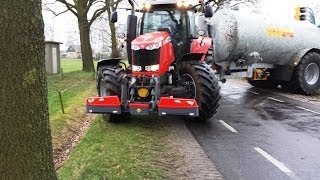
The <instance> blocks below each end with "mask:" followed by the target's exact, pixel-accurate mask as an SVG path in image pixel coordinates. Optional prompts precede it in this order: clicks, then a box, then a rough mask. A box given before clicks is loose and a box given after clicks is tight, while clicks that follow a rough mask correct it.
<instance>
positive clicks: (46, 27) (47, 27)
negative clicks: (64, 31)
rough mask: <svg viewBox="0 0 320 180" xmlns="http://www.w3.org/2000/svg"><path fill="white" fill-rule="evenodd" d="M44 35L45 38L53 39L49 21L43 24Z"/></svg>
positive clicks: (52, 29) (52, 30)
mask: <svg viewBox="0 0 320 180" xmlns="http://www.w3.org/2000/svg"><path fill="white" fill-rule="evenodd" d="M44 36H45V38H46V40H50V41H53V39H54V28H53V26H52V25H51V24H49V23H45V24H44Z"/></svg>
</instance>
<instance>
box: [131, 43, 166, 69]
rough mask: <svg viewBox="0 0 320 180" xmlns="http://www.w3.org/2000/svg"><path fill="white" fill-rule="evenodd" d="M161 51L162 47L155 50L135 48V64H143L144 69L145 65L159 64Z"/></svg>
mask: <svg viewBox="0 0 320 180" xmlns="http://www.w3.org/2000/svg"><path fill="white" fill-rule="evenodd" d="M159 52H160V48H159V49H154V50H146V49H140V50H137V51H134V50H133V65H136V66H141V67H142V70H143V71H144V70H145V66H151V65H156V64H159Z"/></svg>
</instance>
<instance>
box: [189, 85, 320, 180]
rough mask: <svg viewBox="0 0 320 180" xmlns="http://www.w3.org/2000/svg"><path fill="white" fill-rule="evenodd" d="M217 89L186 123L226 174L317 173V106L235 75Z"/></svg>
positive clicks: (251, 177) (250, 179)
mask: <svg viewBox="0 0 320 180" xmlns="http://www.w3.org/2000/svg"><path fill="white" fill-rule="evenodd" d="M221 94H222V100H221V103H220V104H221V106H220V108H219V110H218V113H217V114H216V115H215V116H214V117H213V118H212V119H210V120H209V121H208V122H207V123H196V122H189V121H188V122H187V126H188V128H189V129H190V131H191V132H192V133H193V135H194V136H195V138H196V139H197V141H198V142H199V143H200V145H201V146H202V148H203V149H204V151H205V152H206V153H207V155H208V157H209V159H210V160H211V161H213V163H214V164H215V166H216V167H217V169H218V170H219V171H220V172H221V174H222V176H223V177H224V178H225V179H227V180H236V179H245V180H256V179H259V180H260V179H268V180H269V179H304V180H305V179H315V180H318V179H320V107H318V106H314V105H311V104H308V103H303V102H300V101H297V100H294V99H290V98H287V97H284V96H280V95H276V94H273V93H271V92H268V91H265V90H261V89H258V88H252V87H251V86H250V85H243V84H238V83H235V82H233V81H228V82H227V83H226V84H224V85H222V89H221Z"/></svg>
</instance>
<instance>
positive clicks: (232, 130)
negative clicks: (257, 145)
mask: <svg viewBox="0 0 320 180" xmlns="http://www.w3.org/2000/svg"><path fill="white" fill-rule="evenodd" d="M219 122H220V123H221V124H222V125H224V126H225V127H226V128H227V129H229V130H230V131H231V132H233V133H238V131H237V130H235V129H234V128H233V127H232V126H230V125H229V124H228V123H226V122H225V121H223V120H219Z"/></svg>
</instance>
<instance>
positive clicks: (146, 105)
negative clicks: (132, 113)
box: [129, 103, 150, 108]
mask: <svg viewBox="0 0 320 180" xmlns="http://www.w3.org/2000/svg"><path fill="white" fill-rule="evenodd" d="M149 106H150V104H146V103H130V104H129V107H130V108H149Z"/></svg>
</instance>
